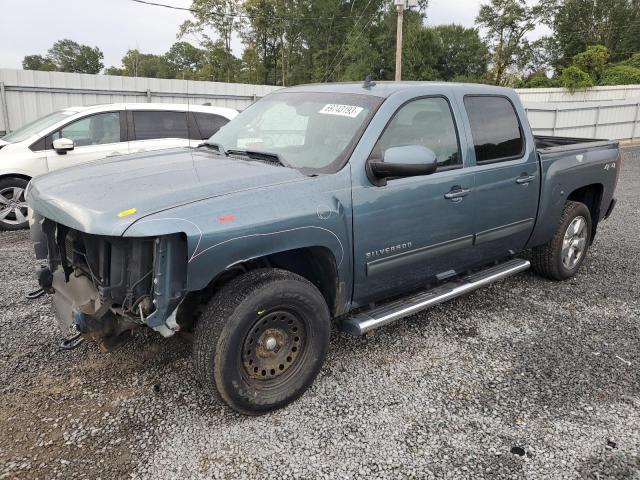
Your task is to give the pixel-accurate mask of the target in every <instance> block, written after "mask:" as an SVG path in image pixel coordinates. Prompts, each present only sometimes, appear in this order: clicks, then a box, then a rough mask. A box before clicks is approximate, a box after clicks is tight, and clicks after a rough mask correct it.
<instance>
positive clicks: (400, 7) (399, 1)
mask: <svg viewBox="0 0 640 480" xmlns="http://www.w3.org/2000/svg"><path fill="white" fill-rule="evenodd" d="M405 3H406V0H395V5H396V11H397V12H398V25H397V27H396V82H399V81H400V80H402V24H403V20H404V7H405Z"/></svg>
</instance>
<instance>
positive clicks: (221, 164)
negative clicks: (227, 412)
mask: <svg viewBox="0 0 640 480" xmlns="http://www.w3.org/2000/svg"><path fill="white" fill-rule="evenodd" d="M620 166H621V165H620V155H619V147H618V144H617V142H613V141H600V140H584V139H574V138H561V137H536V136H534V135H533V134H532V132H531V128H530V127H529V124H528V122H527V118H526V115H525V111H524V110H523V108H522V105H521V104H520V101H519V100H518V97H517V96H516V94H515V92H514V91H513V90H510V89H505V88H498V87H490V86H484V85H464V84H449V83H429V82H420V83H378V84H377V85H376V84H374V83H373V82H369V81H368V82H365V83H364V84H362V83H359V84H355V83H354V84H321V85H307V86H299V87H294V88H288V89H283V90H279V91H277V92H275V93H272V94H270V95H268V96H266V97H265V98H263V99H261V100H260V101H258V102H256V103H255V104H253V105H252V106H251V107H249V108H248V109H246V110H245V111H244V112H242V113H241V114H240V115H239V116H238V117H236V118H235V119H234V120H232V121H231V122H230V123H228V124H227V125H226V126H224V127H223V128H222V129H221V130H220V131H219V132H217V133H216V134H215V135H213V136H212V137H211V138H210V139H209V140H208V141H206V142H205V143H203V144H202V145H200V146H199V147H198V148H191V149H189V148H182V149H171V150H164V151H156V152H149V153H142V154H135V155H127V156H122V157H117V158H112V159H110V160H108V161H106V162H105V161H100V162H97V163H91V164H85V165H79V166H77V167H72V168H68V169H65V170H61V171H57V172H53V173H50V174H48V175H45V176H43V177H40V178H36V179H34V180H33V181H32V182H31V183H30V185H29V187H28V191H27V198H28V202H29V204H30V206H31V208H32V210H33V214H32V217H31V219H30V223H31V229H32V237H33V239H34V242H35V249H36V255H37V257H38V258H40V259H42V260H46V262H43V267H42V268H40V270H39V271H38V280H39V283H40V285H41V286H42V288H43V289H45V291H47V292H49V293H51V294H52V295H53V303H54V305H55V310H56V317H57V320H58V322H59V324H60V326H61V327H62V328H63V330H64V332H65V333H66V334H68V335H71V334H72V333H75V334H77V335H78V337H74V338H70V339H69V341H71V342H76V341H79V340H80V339H84V338H91V339H94V340H96V341H97V342H98V343H99V345H100V346H101V347H102V348H103V349H104V350H110V349H112V348H115V347H117V346H118V345H119V344H120V343H122V341H123V340H124V339H126V338H127V336H128V335H129V334H130V332H131V331H132V330H133V329H135V328H137V327H140V326H147V327H150V328H152V329H154V330H156V331H157V332H159V333H160V334H162V335H164V336H169V335H173V334H174V333H176V332H180V333H182V334H185V335H186V336H188V337H190V338H192V339H193V343H194V347H193V349H194V360H195V368H196V369H197V372H198V375H199V376H200V378H201V379H202V381H203V383H204V384H205V385H207V388H210V389H211V390H212V391H213V392H217V393H218V394H219V396H220V397H221V398H222V399H223V400H224V401H225V402H226V403H228V404H229V405H230V406H231V407H232V408H234V409H236V410H237V411H240V412H243V413H246V414H260V413H264V412H267V411H270V410H273V409H276V408H279V407H282V406H284V405H286V404H287V403H289V402H291V401H293V400H294V399H296V398H297V397H299V396H300V395H301V394H302V393H303V392H304V391H305V389H306V388H307V387H308V386H309V385H310V384H311V383H312V382H313V380H314V379H315V377H316V375H317V374H318V372H319V370H320V368H321V366H322V364H323V362H324V359H325V355H326V353H327V349H328V346H329V332H330V329H331V325H332V321H335V323H336V324H337V325H338V326H339V327H341V328H342V329H344V330H345V331H347V332H350V333H353V334H356V335H362V334H364V333H366V332H369V331H371V330H373V329H375V328H378V327H380V326H383V325H386V324H388V323H390V322H392V321H395V320H397V319H400V318H403V317H406V316H408V315H411V314H413V313H415V312H417V311H420V310H423V309H425V308H428V307H430V306H432V305H434V304H437V303H440V302H443V301H446V300H448V299H451V298H454V297H457V296H459V295H462V294H464V293H466V292H469V291H471V290H474V289H476V288H479V287H481V286H483V285H487V284H489V283H492V282H495V281H498V280H501V279H504V278H506V277H508V276H510V275H514V274H516V273H518V272H521V271H523V270H526V269H528V268H530V267H532V268H533V269H534V270H535V271H536V272H537V273H539V274H541V275H543V276H545V277H548V278H551V279H555V280H563V279H566V278H569V277H571V276H573V275H574V274H575V273H576V271H577V270H578V269H579V268H580V265H581V264H582V263H583V261H584V259H585V256H586V254H587V251H588V248H589V246H590V245H591V243H592V242H593V241H594V238H595V236H596V232H597V229H598V226H599V224H600V222H601V221H603V220H604V219H606V218H607V217H608V216H609V215H610V214H611V211H612V209H613V208H614V205H615V200H614V190H615V187H616V183H617V180H618V175H619V173H620ZM72 344H75V343H72ZM66 345H71V344H70V343H67V344H66Z"/></svg>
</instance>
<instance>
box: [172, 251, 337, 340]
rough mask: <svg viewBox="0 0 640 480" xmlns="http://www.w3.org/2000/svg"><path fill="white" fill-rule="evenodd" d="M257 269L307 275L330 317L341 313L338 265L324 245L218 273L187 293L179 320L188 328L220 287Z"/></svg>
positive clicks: (288, 252) (275, 254)
mask: <svg viewBox="0 0 640 480" xmlns="http://www.w3.org/2000/svg"><path fill="white" fill-rule="evenodd" d="M258 268H280V269H282V270H288V271H290V272H293V273H296V274H298V275H300V276H301V277H304V278H306V279H307V280H309V281H310V282H311V283H313V284H314V285H315V286H316V287H317V288H318V290H320V293H322V296H323V297H324V299H325V301H326V302H327V306H328V307H329V311H330V312H331V315H332V317H337V316H339V315H340V314H342V313H344V312H343V311H342V308H343V306H344V301H343V300H344V297H343V292H344V289H343V288H340V283H339V278H338V267H337V266H336V260H335V257H334V256H333V253H331V250H329V249H328V248H325V247H305V248H299V249H295V250H287V251H284V252H278V253H273V254H271V255H266V256H263V257H258V258H254V259H251V260H248V261H245V262H242V263H238V264H235V265H232V266H231V267H229V268H228V269H226V270H225V271H223V272H220V273H219V274H218V275H216V277H215V278H214V279H213V280H212V281H211V282H210V283H209V285H207V287H206V288H204V289H203V290H200V291H198V292H191V293H189V294H188V295H187V297H186V298H185V300H184V301H183V303H182V305H181V308H180V311H179V312H178V323H179V324H180V325H181V327H182V328H185V329H187V330H188V329H189V328H190V325H193V323H194V322H196V321H197V317H198V316H199V314H200V312H201V309H202V306H203V305H205V304H206V303H207V302H208V301H209V299H211V297H212V296H213V295H214V294H215V293H216V292H217V291H219V290H220V288H222V287H223V286H224V285H226V284H227V283H229V282H230V281H231V280H232V279H234V278H235V277H237V276H238V275H242V274H243V273H246V272H248V271H250V270H256V269H258Z"/></svg>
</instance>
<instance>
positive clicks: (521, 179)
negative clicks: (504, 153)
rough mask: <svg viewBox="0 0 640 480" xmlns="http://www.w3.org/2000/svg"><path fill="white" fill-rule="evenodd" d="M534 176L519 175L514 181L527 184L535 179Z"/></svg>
mask: <svg viewBox="0 0 640 480" xmlns="http://www.w3.org/2000/svg"><path fill="white" fill-rule="evenodd" d="M535 178H536V176H535V175H526V174H524V175H520V176H519V177H518V178H516V183H518V184H520V185H527V184H528V183H531V182H532V181H533V180H535Z"/></svg>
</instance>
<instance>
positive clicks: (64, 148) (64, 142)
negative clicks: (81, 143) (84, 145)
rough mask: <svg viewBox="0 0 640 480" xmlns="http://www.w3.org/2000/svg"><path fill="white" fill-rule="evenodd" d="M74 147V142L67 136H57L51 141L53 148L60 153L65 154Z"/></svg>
mask: <svg viewBox="0 0 640 480" xmlns="http://www.w3.org/2000/svg"><path fill="white" fill-rule="evenodd" d="M74 148H76V144H75V143H73V140H69V139H68V138H58V139H57V140H54V141H53V149H54V150H55V151H56V153H59V154H60V155H66V153H67V152H70V151H71V150H73V149H74Z"/></svg>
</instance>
